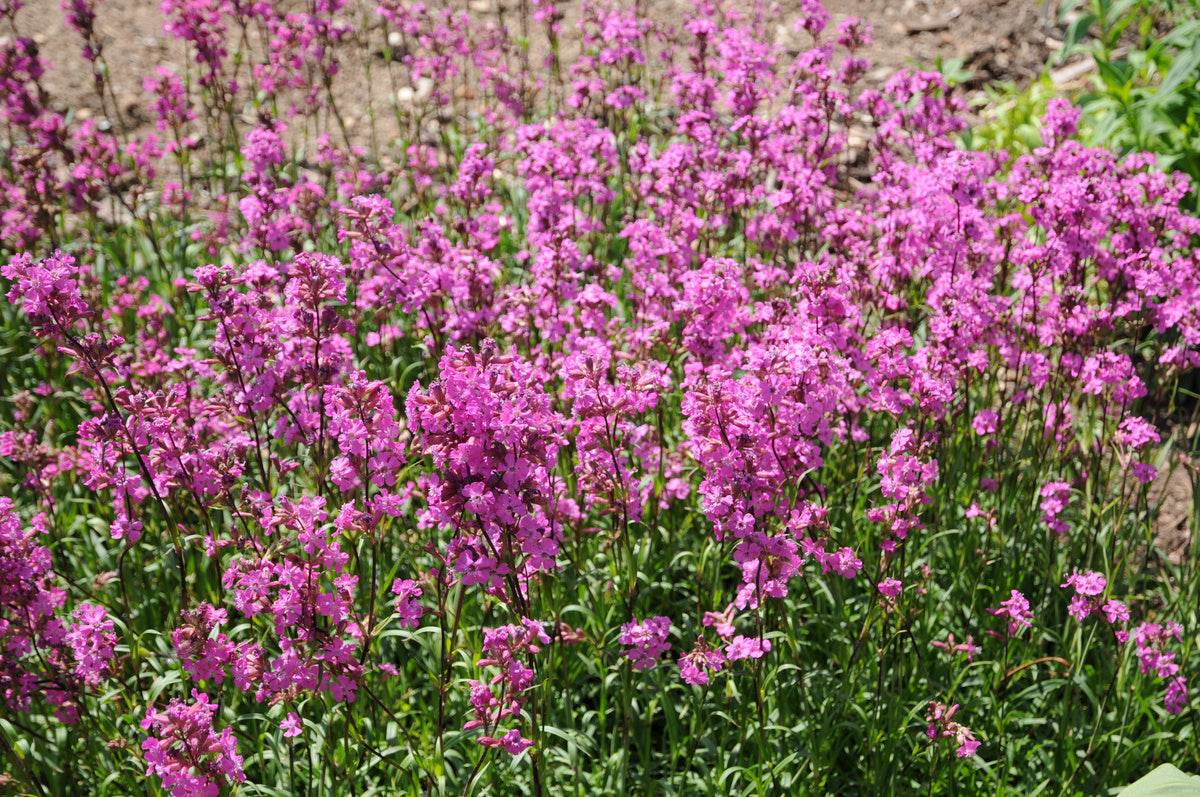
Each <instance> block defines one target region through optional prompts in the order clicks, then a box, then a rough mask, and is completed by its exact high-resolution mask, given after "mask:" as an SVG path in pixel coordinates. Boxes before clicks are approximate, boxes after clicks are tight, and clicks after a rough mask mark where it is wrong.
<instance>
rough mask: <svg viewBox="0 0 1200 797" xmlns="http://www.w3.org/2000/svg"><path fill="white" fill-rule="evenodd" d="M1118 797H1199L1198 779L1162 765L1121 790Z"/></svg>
mask: <svg viewBox="0 0 1200 797" xmlns="http://www.w3.org/2000/svg"><path fill="white" fill-rule="evenodd" d="M1120 797H1200V778H1198V777H1196V776H1195V775H1186V774H1184V773H1183V772H1181V771H1179V770H1178V769H1176V768H1175V767H1174V766H1172V765H1170V764H1163V765H1162V766H1161V767H1159V768H1158V769H1156V770H1154V771H1153V772H1151V773H1150V774H1149V775H1147V776H1146V777H1144V778H1142V779H1141V780H1139V781H1137V782H1135V783H1133V784H1132V785H1130V786H1127V787H1126V788H1124V789H1122V790H1121V792H1120Z"/></svg>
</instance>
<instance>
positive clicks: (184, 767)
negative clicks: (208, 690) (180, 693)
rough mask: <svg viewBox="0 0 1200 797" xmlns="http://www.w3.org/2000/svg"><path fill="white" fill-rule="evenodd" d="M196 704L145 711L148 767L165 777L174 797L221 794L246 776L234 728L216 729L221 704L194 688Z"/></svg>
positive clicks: (173, 703) (164, 782) (174, 702)
mask: <svg viewBox="0 0 1200 797" xmlns="http://www.w3.org/2000/svg"><path fill="white" fill-rule="evenodd" d="M192 700H193V701H194V702H192V703H186V702H184V701H182V700H178V699H176V700H172V701H171V702H170V703H169V704H168V705H167V708H166V711H158V710H156V709H155V708H154V707H153V706H151V707H150V708H148V709H146V718H145V719H144V720H142V728H144V729H145V730H146V731H147V732H148V733H150V734H151V735H150V736H149V737H148V738H147V739H146V741H144V742H142V750H143V751H144V752H145V756H146V766H147V768H148V771H149V772H150V774H152V775H158V776H159V777H160V778H162V785H163V788H165V789H168V790H169V791H170V792H171V795H172V797H216V795H217V794H219V793H220V790H221V787H222V786H225V785H227V784H233V783H241V782H243V781H245V780H246V774H245V772H243V771H242V757H241V756H239V755H238V751H237V740H236V739H234V738H233V732H232V731H231V730H230V729H229V728H225V729H223V730H222V731H221V732H220V733H219V734H218V733H217V732H216V731H215V730H214V728H213V718H214V716H215V715H216V713H217V705H216V704H215V703H211V702H209V699H208V695H206V694H204V693H203V692H198V691H196V690H195V689H193V690H192Z"/></svg>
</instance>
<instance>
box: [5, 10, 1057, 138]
mask: <svg viewBox="0 0 1200 797" xmlns="http://www.w3.org/2000/svg"><path fill="white" fill-rule="evenodd" d="M518 1H519V0H500V2H498V0H469V2H466V3H465V5H466V6H467V7H468V8H469V10H470V12H471V13H473V14H478V15H480V16H483V17H487V18H489V19H491V20H496V19H500V20H502V21H504V22H506V23H507V24H509V25H514V26H515V25H516V21H515V20H516V16H517V4H518ZM734 1H735V2H736V3H737V4H738V5H749V3H748V2H747V0H734ZM1048 2H1049V3H1050V4H1049V5H1045V4H1042V3H1039V1H1038V0H899V1H898V2H897V1H896V0H827V2H826V6H827V8H828V10H829V12H830V26H829V29H830V30H832V29H834V28H836V25H837V23H838V22H840V21H841V20H842V19H844V18H846V17H849V16H857V17H860V18H862V19H865V20H866V21H868V22H870V23H871V25H872V26H873V27H874V30H875V36H874V43H873V45H872V46H871V48H870V49H869V50H868V52H867V53H866V57H867V58H869V59H870V60H871V62H872V64H873V69H872V70H871V72H870V73H869V74H868V76H867V82H868V83H874V84H878V83H882V82H883V81H884V80H886V78H887V77H888V76H890V75H891V74H892V73H894V72H895V71H896V70H898V69H901V68H904V67H910V66H914V65H921V66H924V67H932V66H933V64H934V63H935V61H936V60H937V59H939V58H941V59H943V60H946V59H951V58H959V59H962V61H963V62H964V65H965V66H966V68H967V69H968V70H970V71H971V73H972V75H973V77H972V78H971V79H970V80H969V81H967V83H966V86H967V88H968V89H971V88H974V89H978V88H979V87H981V86H983V85H985V84H989V83H995V82H1000V81H1015V82H1017V83H1018V84H1022V83H1025V82H1028V81H1029V80H1030V79H1032V78H1033V77H1035V76H1036V75H1037V74H1038V73H1039V72H1040V71H1041V69H1042V67H1043V65H1044V64H1045V63H1046V60H1047V58H1048V57H1049V55H1050V53H1051V52H1052V50H1051V48H1050V47H1048V46H1047V39H1048V37H1049V38H1050V39H1051V40H1053V39H1055V38H1061V33H1062V29H1061V28H1060V27H1056V25H1055V23H1056V16H1057V12H1056V8H1057V4H1056V0H1048ZM435 4H436V3H430V5H435ZM351 5H352V6H353V5H354V4H351ZM358 5H359V6H360V7H361V8H362V9H363V11H360V12H351V13H350V16H349V17H348V18H349V19H350V20H351V21H353V22H355V23H359V24H356V26H357V27H360V28H362V27H365V26H362V25H361V23H362V22H363V21H364V19H365V20H368V21H369V22H370V26H369V30H368V31H367V36H368V37H369V39H370V45H369V47H367V48H361V47H360V48H357V53H355V52H347V54H346V56H345V57H344V62H343V67H342V75H341V76H340V77H339V80H338V83H337V93H338V96H339V98H340V101H341V105H342V107H343V109H344V110H345V112H346V114H347V116H348V118H350V119H352V120H354V123H357V122H359V121H362V120H363V119H365V118H366V117H368V116H369V114H370V113H371V111H374V113H375V116H376V117H384V116H388V115H390V114H388V113H383V111H384V110H385V109H387V108H388V106H389V105H390V104H391V100H392V97H393V96H394V91H393V90H392V89H390V87H389V86H388V84H390V80H386V79H381V78H380V73H381V71H384V70H381V69H380V68H379V65H378V64H376V65H375V67H374V70H373V75H374V77H373V79H372V80H370V81H368V80H366V79H365V78H364V75H365V70H364V69H363V68H362V67H363V63H362V56H361V55H360V54H359V53H362V52H364V51H365V52H368V53H373V54H374V55H369V56H368V57H373V58H375V59H376V60H379V59H378V53H379V52H381V51H382V49H383V48H384V46H385V42H386V38H385V37H386V32H385V31H384V30H383V29H382V26H381V25H379V24H377V18H375V15H374V14H373V12H372V9H373V5H374V4H373V3H365V2H364V3H361V4H358ZM561 5H562V7H563V9H564V11H565V14H566V15H565V18H564V21H563V29H564V35H563V38H564V40H565V44H564V46H565V48H566V49H567V50H568V51H569V50H570V49H571V45H572V44H573V41H572V39H573V38H574V39H576V40H577V38H578V27H577V25H578V23H577V20H578V18H579V6H580V5H581V2H580V0H567V2H564V3H562V4H561ZM688 5H689V3H688V2H687V1H686V0H651V1H650V2H647V1H646V0H642V9H643V10H644V11H645V12H646V13H647V14H648V16H649V17H650V18H651V19H652V20H654V21H656V22H658V23H660V24H662V25H664V26H670V25H672V24H677V21H678V20H679V19H681V18H682V13H681V12H682V11H683V9H684V8H686V7H687V6H688ZM777 7H778V9H779V13H778V22H777V24H776V34H777V40H778V41H780V42H781V43H782V44H784V45H785V46H786V47H788V48H789V49H794V50H798V49H799V48H800V47H803V46H806V45H807V44H808V42H807V41H806V37H804V36H802V35H800V34H794V33H792V32H791V28H792V23H793V22H794V21H795V19H796V16H797V12H798V8H799V2H797V0H782V2H779V3H778V5H777ZM348 8H349V7H348ZM355 13H358V14H362V15H363V19H359V18H357V17H355V16H354V14H355ZM16 28H17V29H16V33H18V34H19V35H23V36H29V37H31V38H33V39H34V40H35V41H36V42H37V43H38V45H39V50H40V52H41V54H42V55H43V57H44V58H45V59H46V60H48V61H49V62H50V63H51V64H53V65H54V67H53V70H52V71H51V72H50V74H48V75H47V76H46V79H45V85H46V88H47V89H48V90H49V92H50V94H51V96H52V97H53V98H54V101H55V103H57V105H58V107H59V108H60V109H61V110H64V111H65V110H68V109H74V110H76V111H77V112H78V111H80V110H82V113H83V114H84V115H88V114H98V113H100V108H99V104H98V103H97V101H96V98H95V96H94V92H93V89H92V74H91V70H90V67H89V65H88V64H87V63H86V62H84V61H83V60H82V59H81V58H80V41H79V39H78V36H77V35H76V34H75V33H74V32H73V31H71V30H69V29H68V28H67V27H66V25H65V23H64V21H63V12H62V9H61V6H60V2H59V0H27V2H26V4H25V7H24V8H23V9H22V10H21V11H20V12H19V13H18V15H17V18H16ZM96 29H97V30H98V31H99V33H100V35H101V37H102V39H103V40H104V42H105V48H104V55H105V58H106V60H107V62H108V65H109V68H110V70H111V82H112V85H113V87H114V89H115V93H116V95H117V97H118V99H119V101H120V104H121V106H122V107H121V110H122V112H123V113H124V114H125V115H126V116H127V117H129V120H128V121H129V122H130V123H131V126H132V129H133V130H134V131H136V130H137V128H138V126H139V125H145V124H148V123H149V114H148V113H147V112H146V110H145V108H146V95H145V92H144V91H143V89H142V85H141V81H142V77H143V76H145V75H153V74H154V69H155V67H156V66H157V65H159V64H166V65H173V66H174V67H176V68H177V71H179V72H182V71H183V69H182V67H183V66H184V63H183V62H184V59H185V58H186V54H185V52H184V50H183V48H182V47H181V46H180V45H179V44H178V43H177V42H176V41H174V40H173V39H172V38H171V36H170V35H169V34H167V33H164V31H163V26H162V15H161V12H160V11H159V5H158V2H156V1H155V0H102V2H100V3H99V10H98V16H97V21H96ZM573 32H574V34H575V35H574V37H573V36H572V33H573ZM11 33H12V31H0V35H11ZM401 80H403V79H402V78H401Z"/></svg>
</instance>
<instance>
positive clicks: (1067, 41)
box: [1062, 14, 1096, 58]
mask: <svg viewBox="0 0 1200 797" xmlns="http://www.w3.org/2000/svg"><path fill="white" fill-rule="evenodd" d="M1095 22H1096V15H1095V14H1083V15H1081V16H1078V17H1076V18H1075V19H1074V20H1072V22H1071V24H1070V26H1068V27H1067V34H1066V36H1064V37H1063V47H1062V51H1063V53H1064V55H1063V57H1064V58H1065V57H1066V54H1068V53H1071V52H1074V50H1075V48H1076V47H1077V46H1078V45H1079V42H1080V41H1082V40H1083V37H1084V36H1087V35H1088V28H1090V27H1092V25H1093V24H1095Z"/></svg>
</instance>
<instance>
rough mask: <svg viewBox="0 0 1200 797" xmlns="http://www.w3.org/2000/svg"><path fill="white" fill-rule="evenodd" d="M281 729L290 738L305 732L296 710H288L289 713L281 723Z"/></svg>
mask: <svg viewBox="0 0 1200 797" xmlns="http://www.w3.org/2000/svg"><path fill="white" fill-rule="evenodd" d="M279 729H280V730H281V731H283V735H284V737H285V738H288V739H290V738H292V737H294V736H299V735H300V734H301V733H303V732H304V728H303V727H302V725H301V723H300V717H299V716H298V715H297V714H296V712H294V711H291V712H288V715H287V716H286V717H284V719H283V721H282V722H280V723H279Z"/></svg>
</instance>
